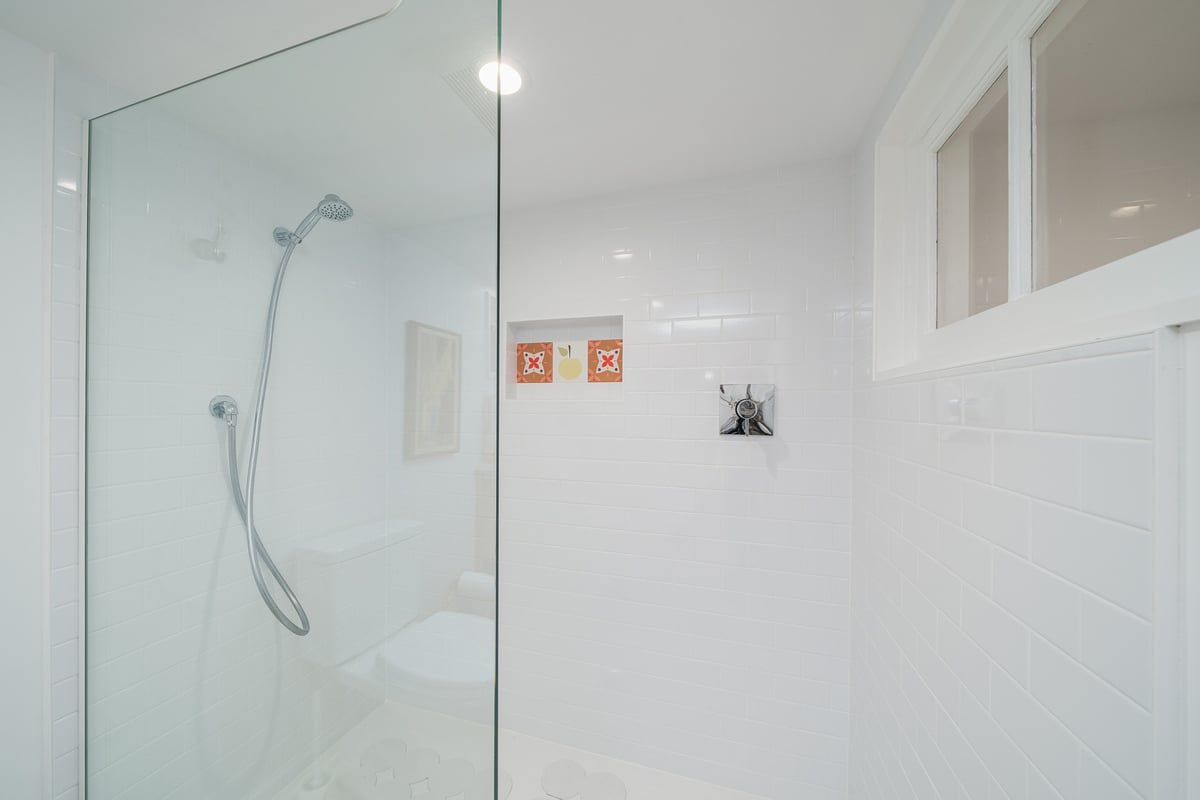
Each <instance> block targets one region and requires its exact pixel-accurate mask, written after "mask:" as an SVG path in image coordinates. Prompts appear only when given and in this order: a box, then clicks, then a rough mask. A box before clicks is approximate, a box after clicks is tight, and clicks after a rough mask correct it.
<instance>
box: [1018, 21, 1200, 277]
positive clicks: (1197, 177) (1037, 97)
mask: <svg viewBox="0 0 1200 800" xmlns="http://www.w3.org/2000/svg"><path fill="white" fill-rule="evenodd" d="M1033 69H1034V148H1035V149H1034V176H1035V177H1034V182H1035V197H1034V218H1033V222H1034V288H1039V289H1040V288H1042V287H1045V286H1049V285H1051V284H1054V283H1058V282H1059V281H1062V280H1066V279H1067V278H1070V277H1073V276H1075V275H1079V274H1080V273H1083V272H1087V271H1088V270H1091V269H1095V268H1096V267H1099V266H1102V265H1104V264H1108V263H1110V262H1112V261H1115V260H1116V259H1119V258H1122V257H1124V256H1127V255H1129V254H1131V253H1135V252H1137V251H1139V250H1143V249H1145V248H1147V247H1151V246H1153V245H1156V244H1159V243H1160V242H1164V241H1166V240H1167V239H1171V238H1174V237H1176V236H1179V235H1181V234H1184V233H1187V232H1188V231H1192V230H1196V229H1197V228H1200V2H1197V0H1138V2H1129V0H1064V2H1062V3H1061V4H1060V5H1059V6H1058V7H1057V8H1056V9H1055V10H1054V12H1053V13H1052V14H1051V15H1050V16H1049V18H1048V19H1047V20H1046V22H1045V23H1044V24H1043V25H1042V26H1041V28H1040V29H1039V30H1038V31H1037V33H1036V34H1035V35H1034V37H1033Z"/></svg>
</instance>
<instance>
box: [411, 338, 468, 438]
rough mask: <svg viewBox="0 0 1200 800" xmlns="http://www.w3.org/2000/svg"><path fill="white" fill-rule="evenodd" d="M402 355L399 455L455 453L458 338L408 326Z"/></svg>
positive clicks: (459, 396) (459, 383)
mask: <svg viewBox="0 0 1200 800" xmlns="http://www.w3.org/2000/svg"><path fill="white" fill-rule="evenodd" d="M406 344H407V348H406V352H405V375H404V378H405V381H404V387H405V389H404V394H405V417H406V419H405V434H406V435H405V437H404V439H405V448H404V451H405V455H406V456H407V457H410V458H421V457H425V456H433V455H439V454H444V453H457V452H458V451H459V447H460V417H461V410H462V336H461V335H460V334H457V333H454V332H453V331H447V330H443V329H441V328H435V327H433V326H432V325H425V324H423V323H420V322H416V321H415V320H409V321H408V325H407V330H406Z"/></svg>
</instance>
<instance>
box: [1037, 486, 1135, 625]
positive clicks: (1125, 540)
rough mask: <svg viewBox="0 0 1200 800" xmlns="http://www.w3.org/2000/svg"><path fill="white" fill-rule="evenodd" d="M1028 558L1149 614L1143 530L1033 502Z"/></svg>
mask: <svg viewBox="0 0 1200 800" xmlns="http://www.w3.org/2000/svg"><path fill="white" fill-rule="evenodd" d="M1033 561H1034V563H1035V564H1038V565H1040V566H1041V567H1043V568H1044V569H1046V570H1049V571H1050V572H1052V573H1054V574H1055V575H1058V576H1059V577H1061V578H1063V579H1064V580H1068V581H1071V582H1073V583H1077V584H1079V585H1080V586H1082V587H1084V588H1085V589H1088V590H1089V591H1092V592H1095V593H1096V594H1098V595H1100V596H1101V597H1104V598H1106V599H1107V600H1110V601H1111V602H1113V603H1116V604H1117V605H1119V606H1121V607H1123V608H1125V609H1127V610H1129V611H1131V612H1133V613H1134V614H1137V615H1138V616H1140V617H1142V618H1144V619H1149V618H1150V615H1151V612H1152V609H1153V595H1154V591H1153V581H1154V553H1153V547H1152V541H1151V538H1150V535H1149V534H1148V533H1146V532H1144V531H1140V530H1137V529H1135V528H1130V527H1127V526H1125V525H1121V524H1118V523H1115V522H1109V521H1108V520H1103V519H1099V518H1097V517H1093V516H1089V515H1087V514H1081V513H1079V512H1076V511H1070V510H1068V509H1064V508H1059V507H1057V506H1052V505H1047V504H1044V503H1035V504H1034V507H1033Z"/></svg>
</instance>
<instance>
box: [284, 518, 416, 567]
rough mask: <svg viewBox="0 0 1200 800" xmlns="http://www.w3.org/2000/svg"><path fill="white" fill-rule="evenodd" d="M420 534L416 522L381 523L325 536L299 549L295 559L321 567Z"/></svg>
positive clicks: (355, 526)
mask: <svg viewBox="0 0 1200 800" xmlns="http://www.w3.org/2000/svg"><path fill="white" fill-rule="evenodd" d="M420 532H421V523H420V522H416V521H413V520H388V521H384V520H378V521H375V522H368V523H366V524H364V525H353V526H350V527H347V528H339V529H338V530H335V531H330V532H329V533H323V534H320V535H319V536H316V537H314V538H312V539H309V540H308V541H306V542H305V543H304V544H302V545H300V546H299V547H297V548H296V558H297V559H303V560H305V561H309V562H316V563H318V564H338V563H341V562H343V561H348V560H350V559H352V558H358V557H359V556H365V555H367V554H368V553H374V552H377V551H379V550H382V549H383V548H385V547H387V546H388V545H393V544H397V543H399V542H403V541H405V540H406V539H411V538H413V537H414V536H416V535H417V534H418V533H420Z"/></svg>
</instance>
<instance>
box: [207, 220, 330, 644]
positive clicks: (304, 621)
mask: <svg viewBox="0 0 1200 800" xmlns="http://www.w3.org/2000/svg"><path fill="white" fill-rule="evenodd" d="M297 243H298V239H296V238H295V237H293V240H292V241H291V242H289V243H288V245H287V249H286V250H284V252H283V258H282V259H281V260H280V262H279V270H278V272H276V273H275V285H274V287H273V288H272V290H271V305H270V309H269V310H268V312H267V331H266V338H265V339H264V341H263V358H262V369H261V370H260V371H259V376H258V397H257V398H256V400H255V403H254V419H253V421H252V423H251V425H250V459H249V463H248V464H247V465H246V495H245V497H243V496H242V485H241V480H240V479H239V478H238V463H237V461H238V459H237V415H236V414H234V415H232V416H230V417H229V418H228V419H227V420H226V421H227V422H228V423H229V427H228V434H227V435H228V437H229V446H228V448H226V449H227V450H228V451H229V482H230V483H231V484H232V486H233V498H234V502H235V503H236V504H237V508H238V513H239V514H240V515H241V517H242V522H243V523H244V524H245V527H246V549H247V551H248V553H249V556H250V574H251V575H252V576H253V577H254V583H255V585H256V586H257V587H258V593H259V594H260V595H261V596H262V599H263V602H264V603H266V604H267V608H268V609H269V610H270V612H271V613H272V614H274V615H275V619H277V620H279V622H280V624H281V625H283V627H285V628H287V629H288V630H289V631H291V632H292V633H294V634H296V635H297V636H305V635H306V634H307V633H308V632H309V629H310V627H309V623H308V614H306V613H305V612H304V606H303V605H302V604H301V603H300V599H299V598H298V597H296V593H295V592H294V591H292V587H291V586H289V585H288V582H287V580H285V579H284V577H283V575H281V574H280V573H279V569H278V567H276V566H275V562H274V561H273V560H271V555H270V554H269V553H268V552H267V548H266V547H265V546H263V543H262V539H260V538H259V536H258V530H257V528H256V526H255V524H254V484H255V481H256V479H257V478H258V449H259V440H260V438H261V436H262V421H263V406H264V405H265V404H266V399H267V378H268V376H269V375H270V372H271V351H272V349H273V347H274V343H275V312H276V310H277V308H278V306H279V292H280V289H281V288H282V287H283V275H284V272H286V271H287V265H288V262H289V261H290V260H291V258H292V251H293V250H295V249H296V244H297ZM260 560H261V563H260ZM263 563H265V564H266V565H267V570H268V571H269V572H270V573H271V577H273V578H274V579H275V583H276V584H277V585H278V586H279V588H280V589H282V590H283V593H284V594H285V595H287V599H288V602H290V603H291V604H292V608H293V609H294V610H295V611H296V616H298V617H299V618H300V622H299V623H298V624H297V623H296V622H293V621H292V620H291V619H289V618H288V616H287V615H286V614H285V613H284V612H283V610H282V609H281V608H280V607H279V604H278V603H276V602H275V598H274V597H273V596H272V595H271V590H270V589H268V588H267V584H266V580H265V579H264V578H263V571H262V564H263Z"/></svg>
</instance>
